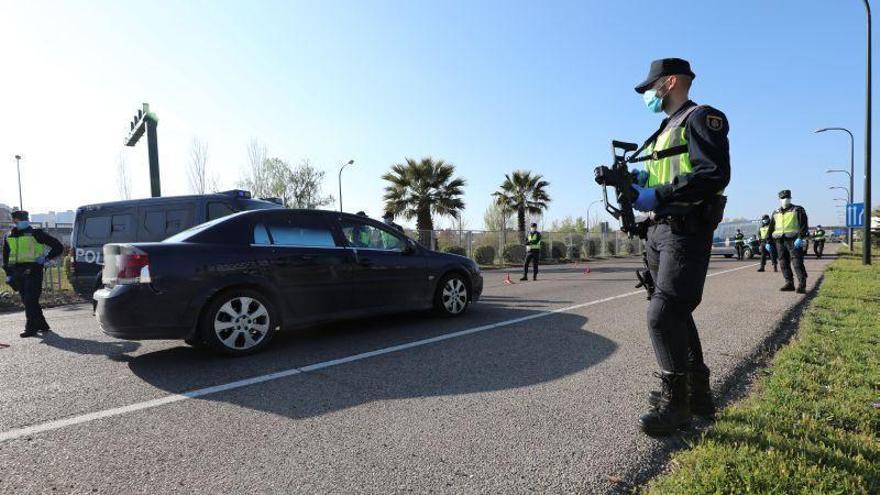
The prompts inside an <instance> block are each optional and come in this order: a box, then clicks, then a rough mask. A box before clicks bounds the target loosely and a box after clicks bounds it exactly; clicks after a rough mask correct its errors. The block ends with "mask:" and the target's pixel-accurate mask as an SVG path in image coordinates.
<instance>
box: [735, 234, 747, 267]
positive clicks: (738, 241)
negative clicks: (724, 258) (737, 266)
mask: <svg viewBox="0 0 880 495" xmlns="http://www.w3.org/2000/svg"><path fill="white" fill-rule="evenodd" d="M733 242H734V247H735V248H736V259H738V260H739V261H742V260H743V253H744V252H745V250H746V249H745V248H746V244H745V242H746V236H745V235H743V233H742V230H740V229H736V235H735V236H733Z"/></svg>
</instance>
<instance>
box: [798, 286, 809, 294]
mask: <svg viewBox="0 0 880 495" xmlns="http://www.w3.org/2000/svg"><path fill="white" fill-rule="evenodd" d="M795 292H797V293H798V294H806V293H807V284H798V288H797V290H796V291H795Z"/></svg>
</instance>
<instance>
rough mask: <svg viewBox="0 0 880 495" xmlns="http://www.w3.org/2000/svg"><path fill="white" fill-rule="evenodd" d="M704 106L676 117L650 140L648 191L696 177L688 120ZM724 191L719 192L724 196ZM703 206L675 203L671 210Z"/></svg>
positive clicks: (671, 204) (691, 108)
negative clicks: (685, 177)
mask: <svg viewBox="0 0 880 495" xmlns="http://www.w3.org/2000/svg"><path fill="white" fill-rule="evenodd" d="M701 106H702V105H694V106H692V107H690V108H688V109H687V110H685V111H683V112H681V113H679V114H678V115H676V116H674V117H672V118H671V119H670V120H669V122H667V123H666V126H665V127H664V128H663V130H662V131H661V132H659V134H657V135H656V136H652V137H651V138H649V142H648V143H647V146H646V148H645V151H646V153H647V155H646V156H647V157H649V158H650V159H649V160H647V162H648V163H647V164H646V166H645V168H646V169H647V171H648V182H647V184H646V186H647V187H657V186H661V185H665V184H672V183H673V181H675V179H676V178H677V177H680V176H686V175H690V174H692V173H693V170H694V169H693V166H692V165H691V159H690V153H689V152H688V141H687V119H688V117H690V116H691V114H692V113H694V111H696V110H697V109H699V108H701ZM723 194H724V190H723V189H722V190H721V191H718V195H723ZM700 203H702V201H695V202H693V203H686V202H671V203H669V205H670V206H693V205H697V204H700Z"/></svg>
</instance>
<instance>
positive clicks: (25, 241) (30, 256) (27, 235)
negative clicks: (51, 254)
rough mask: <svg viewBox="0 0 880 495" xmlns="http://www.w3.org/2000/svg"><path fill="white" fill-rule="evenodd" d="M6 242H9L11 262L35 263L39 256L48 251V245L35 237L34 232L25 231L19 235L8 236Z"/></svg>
mask: <svg viewBox="0 0 880 495" xmlns="http://www.w3.org/2000/svg"><path fill="white" fill-rule="evenodd" d="M6 243H7V244H9V263H10V264H12V265H15V264H19V263H35V262H36V261H37V258H39V257H40V256H43V253H45V252H46V246H45V245H43V244H40V243H39V242H37V240H36V239H34V234H33V233H32V232H23V233H22V234H21V235H18V236H15V237H13V236H11V235H10V236H8V237H7V238H6Z"/></svg>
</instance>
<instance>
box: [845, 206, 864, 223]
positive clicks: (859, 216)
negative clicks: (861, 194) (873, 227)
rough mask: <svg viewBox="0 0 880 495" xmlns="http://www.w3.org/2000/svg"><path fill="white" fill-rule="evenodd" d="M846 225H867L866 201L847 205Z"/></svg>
mask: <svg viewBox="0 0 880 495" xmlns="http://www.w3.org/2000/svg"><path fill="white" fill-rule="evenodd" d="M846 226H847V227H849V228H851V229H854V228H857V227H864V226H865V203H850V204H848V205H846Z"/></svg>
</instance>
